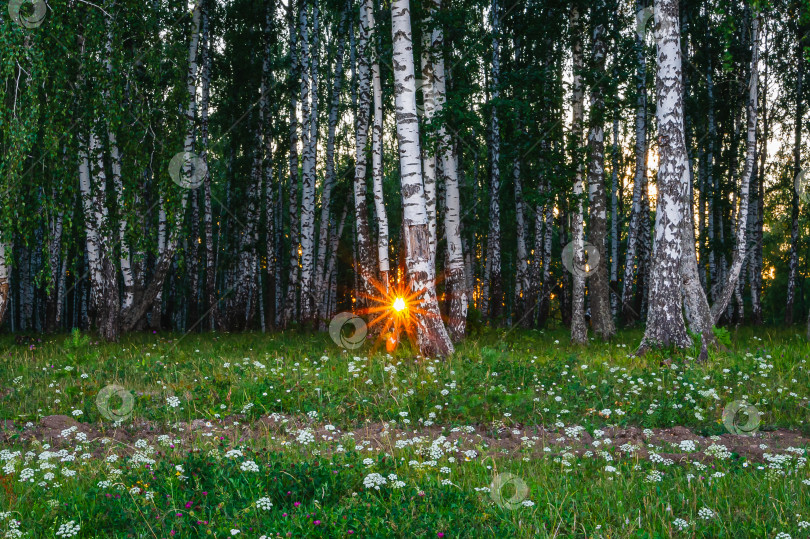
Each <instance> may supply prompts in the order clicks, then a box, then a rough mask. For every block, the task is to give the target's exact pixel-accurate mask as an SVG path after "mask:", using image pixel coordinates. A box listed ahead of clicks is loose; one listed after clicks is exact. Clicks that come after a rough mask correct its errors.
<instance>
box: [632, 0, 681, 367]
mask: <svg viewBox="0 0 810 539" xmlns="http://www.w3.org/2000/svg"><path fill="white" fill-rule="evenodd" d="M655 23H656V28H657V29H658V32H657V39H656V41H657V48H658V51H657V70H656V93H657V96H656V117H657V119H658V137H659V154H660V158H659V167H658V207H657V209H656V212H655V246H654V251H653V257H652V267H651V271H650V291H649V299H648V301H649V310H648V313H647V328H646V330H645V332H644V338H643V339H642V341H641V344H640V345H639V348H638V351H637V353H638V354H642V353H644V352H645V351H646V350H648V349H649V348H652V347H658V346H673V345H674V346H677V347H681V348H684V347H687V346H690V345H691V339H690V337H689V334H688V333H687V331H686V325H685V323H684V319H683V310H682V307H681V290H680V287H681V279H680V266H681V256H682V253H683V242H682V235H683V232H682V231H683V228H682V227H683V226H684V220H685V219H686V218H685V211H686V208H685V204H684V202H685V199H686V194H687V192H688V188H689V166H688V156H687V152H686V144H685V130H684V118H683V74H682V65H681V44H680V22H679V13H678V0H658V1H657V2H656V4H655Z"/></svg>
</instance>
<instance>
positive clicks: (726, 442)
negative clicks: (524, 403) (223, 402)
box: [0, 414, 810, 462]
mask: <svg viewBox="0 0 810 539" xmlns="http://www.w3.org/2000/svg"><path fill="white" fill-rule="evenodd" d="M400 427H407V428H400ZM301 430H307V431H308V432H309V433H310V434H311V435H312V438H314V440H313V441H314V442H315V443H318V442H331V443H332V444H333V445H337V444H338V443H342V444H343V445H344V446H347V447H348V444H351V443H352V442H351V441H350V440H353V442H354V445H355V447H357V448H360V449H361V450H368V448H370V449H373V450H374V451H386V452H389V453H392V452H393V451H394V450H395V449H396V447H397V445H398V444H397V442H398V441H399V446H401V447H405V446H409V445H429V444H430V443H432V442H433V441H434V440H436V439H438V438H439V437H440V436H444V437H445V439H444V441H445V442H449V443H450V447H451V450H450V452H456V453H457V454H458V457H459V458H465V457H466V456H465V454H464V451H467V450H471V449H474V448H482V447H483V448H485V450H484V451H485V453H486V454H487V455H489V456H492V457H501V458H504V457H512V458H516V457H526V456H528V457H534V458H539V457H541V456H557V455H561V454H563V453H565V452H569V453H572V454H574V455H578V456H582V455H583V454H585V453H586V452H588V451H590V452H596V451H602V450H604V451H609V452H614V451H619V452H622V453H624V454H627V455H631V454H632V455H635V456H637V457H639V458H642V459H648V458H650V454H651V453H656V454H658V455H660V456H661V457H663V458H667V459H672V460H673V461H675V462H687V461H706V462H708V461H711V460H713V459H714V458H715V457H714V456H712V454H711V452H708V453H707V450H708V449H709V447H710V446H712V445H722V446H725V447H726V449H727V450H728V451H729V452H731V453H734V454H737V455H739V456H740V457H742V458H745V459H747V460H750V461H753V462H763V461H764V460H765V458H764V455H765V454H766V453H769V454H779V453H784V452H785V451H786V450H787V449H788V448H810V438H806V437H804V436H803V435H802V434H801V433H800V432H798V431H792V430H786V429H779V430H774V431H768V432H757V433H756V434H754V435H752V436H742V435H734V434H723V435H722V436H701V435H698V434H695V433H694V432H692V431H691V430H689V429H687V428H685V427H672V428H665V429H646V430H642V429H641V428H638V427H609V428H604V429H602V434H601V435H600V436H599V437H598V438H594V436H593V435H592V434H590V433H588V432H587V431H584V430H582V431H579V432H573V431H572V430H571V429H570V428H569V429H568V431H567V432H566V429H557V428H547V427H544V426H542V425H533V426H522V425H517V426H514V427H503V426H500V427H494V426H491V425H474V426H470V427H456V428H450V427H447V426H442V425H429V426H423V425H419V426H415V427H414V428H410V426H407V425H402V424H396V425H393V424H389V423H385V422H375V423H367V424H364V425H362V426H360V427H358V428H356V429H353V430H352V431H350V432H348V431H342V430H341V429H338V428H336V427H332V426H331V425H327V424H323V423H317V422H314V421H312V420H310V419H309V418H307V417H306V416H286V415H281V414H272V415H269V416H262V417H260V418H259V419H258V420H252V421H251V422H247V421H246V419H245V417H244V416H243V415H234V416H228V417H226V418H222V419H216V420H205V419H196V420H193V421H190V422H179V423H176V424H172V425H166V424H163V423H158V422H153V421H146V420H135V421H131V422H128V423H125V424H123V425H120V426H118V427H115V428H113V426H112V424H110V423H104V424H87V423H80V422H78V421H76V420H75V419H74V418H72V417H69V416H65V415H52V416H46V417H43V418H42V419H41V420H40V422H39V423H38V424H28V425H26V426H23V425H18V424H15V423H14V422H12V421H0V444H2V445H4V446H11V445H14V446H18V445H22V446H23V447H29V446H33V445H37V444H38V443H48V444H51V445H52V446H54V447H69V446H72V445H74V444H75V436H76V434H77V433H79V432H81V433H83V434H84V435H85V436H86V438H87V440H88V441H93V440H97V439H101V438H109V439H110V440H114V441H115V442H118V443H117V444H114V445H115V446H116V450H117V451H123V452H124V453H126V452H129V451H134V450H135V448H134V443H135V441H136V440H139V439H143V440H146V441H148V442H149V443H151V444H157V443H158V442H159V440H158V437H159V436H161V435H166V436H168V438H169V439H168V442H166V441H165V439H164V443H168V444H176V443H178V442H177V441H179V445H181V446H183V447H195V446H199V445H200V442H203V441H205V440H206V439H207V440H209V441H211V442H214V441H223V442H226V443H227V444H230V445H239V444H246V443H248V442H253V443H256V442H259V443H262V442H263V443H265V444H266V445H267V446H270V447H277V448H278V449H281V450H283V446H282V445H281V443H282V442H283V441H290V442H292V443H294V444H297V443H298V442H297V441H296V438H297V436H298V434H299V432H300V431H301ZM416 438H419V439H420V440H415V439H416ZM682 442H685V443H684V445H681V444H682ZM688 442H692V444H693V445H694V450H686V449H685V448H686V447H688V446H689V445H690V444H689V443H688ZM689 449H691V448H689ZM444 451H445V453H447V452H448V450H447V449H445V450H444ZM328 452H329V451H326V453H327V454H328Z"/></svg>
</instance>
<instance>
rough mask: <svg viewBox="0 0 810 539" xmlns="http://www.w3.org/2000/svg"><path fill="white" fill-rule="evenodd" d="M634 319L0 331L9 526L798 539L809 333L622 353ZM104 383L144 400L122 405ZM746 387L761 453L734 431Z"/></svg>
mask: <svg viewBox="0 0 810 539" xmlns="http://www.w3.org/2000/svg"><path fill="white" fill-rule="evenodd" d="M640 337H641V334H640V333H638V332H635V331H627V332H622V333H620V335H619V336H618V338H616V339H615V340H614V341H613V342H611V343H609V344H603V343H598V342H595V341H593V342H592V343H591V346H589V347H587V348H579V347H575V346H572V345H570V344H569V340H568V334H567V332H565V331H562V330H560V331H545V332H543V331H522V330H520V331H512V332H508V333H507V332H496V331H491V332H490V331H484V332H480V333H478V334H476V335H474V336H472V337H470V338H469V339H468V340H467V341H466V342H465V343H463V344H462V345H461V346H459V348H458V350H457V353H456V354H455V355H454V356H453V357H452V358H449V359H447V360H444V361H437V360H425V359H416V358H414V355H413V353H412V351H410V350H408V349H407V347H405V348H404V349H402V350H399V351H398V352H397V353H395V354H394V355H393V356H390V355H387V354H385V353H381V352H379V351H376V350H375V349H373V347H371V346H367V347H366V348H363V349H360V350H355V351H350V352H347V351H344V350H341V349H340V348H339V347H337V346H336V345H335V344H334V343H333V342H332V341H331V340H330V339H329V337H328V336H327V335H321V334H307V335H303V334H297V333H286V334H275V335H263V334H243V335H227V334H221V335H196V334H191V335H186V336H181V335H171V334H165V335H164V334H157V335H149V334H142V335H133V336H129V337H127V339H126V340H125V341H122V342H120V343H115V344H102V343H96V342H94V341H93V340H92V339H90V338H89V337H87V336H83V335H80V334H73V335H70V336H55V337H48V338H43V339H42V342H38V341H37V342H31V343H27V344H24V345H19V344H16V343H15V341H14V340H13V339H11V338H4V340H2V341H0V380H2V385H1V386H0V420H6V421H7V423H6V425H5V429H3V430H2V431H0V432H2V434H0V536H2V535H3V533H9V534H10V535H9V536H10V537H14V536H15V532H14V530H20V533H26V534H27V536H30V537H70V536H74V537H122V538H123V537H145V538H146V537H152V538H164V537H165V538H168V537H202V536H212V537H233V536H237V537H245V538H259V537H261V536H266V537H276V536H280V537H337V536H341V537H348V536H354V537H553V536H556V537H569V536H580V537H611V538H612V537H669V536H682V537H777V536H778V534H780V533H781V534H787V535H789V536H791V537H794V538H796V537H806V536H807V535H808V533H810V524H808V523H807V522H806V521H810V494H808V491H809V490H810V470H808V468H807V466H806V451H805V446H804V438H803V435H806V434H808V430H809V429H808V427H810V424H808V423H807V419H808V414H807V412H808V400H809V399H810V391H808V388H810V376H809V375H808V370H807V364H806V357H807V356H808V353H809V352H810V344H808V342H807V341H806V339H805V338H804V337H803V336H802V335H801V334H799V333H797V332H796V331H794V330H785V329H741V330H739V331H736V332H732V333H731V334H730V335H729V337H730V339H731V345H730V347H729V350H728V351H724V352H718V353H715V354H713V355H712V357H710V359H709V361H707V362H706V363H705V364H696V363H695V362H694V361H692V360H691V357H696V356H697V351H696V350H691V351H686V352H684V353H680V352H672V351H662V352H657V353H652V354H648V355H647V356H645V357H643V358H636V357H633V356H632V352H633V350H634V349H635V347H636V346H637V344H638V342H639V340H640ZM110 384H116V385H117V386H121V387H123V388H125V389H126V390H127V391H128V392H130V394H131V395H132V396H133V397H134V400H133V401H132V405H133V408H132V413H131V416H127V417H125V418H124V420H123V421H120V422H119V423H113V422H111V421H110V420H108V419H107V418H105V417H104V416H103V414H102V411H103V407H102V409H100V408H99V405H98V393H99V391H101V390H102V388H104V387H105V386H108V385H110ZM738 400H745V401H746V402H748V403H751V404H753V405H754V406H755V407H756V409H757V410H758V411H759V412H760V414H761V423H760V425H759V429H758V430H759V434H758V435H757V436H758V437H759V439H757V438H755V440H757V442H756V443H754V445H757V443H760V442H761V443H762V445H764V446H767V447H765V448H764V449H763V448H760V450H759V451H758V452H756V451H754V452H752V451H748V450H746V451H743V450H737V446H735V445H734V444H735V442H734V439H733V438H730V437H729V436H728V435H727V427H726V426H725V424H724V423H723V421H722V414H723V409H724V408H725V407H726V406H727V405H728V404H729V403H730V402H733V401H738ZM122 403H123V401H120V400H119V398H118V397H113V398H112V400H110V401H109V402H108V403H107V406H108V407H109V408H112V409H119V408H121V405H122ZM57 414H61V415H65V416H68V417H72V418H75V420H77V421H78V422H79V423H77V424H76V425H74V427H76V428H74V429H70V428H66V429H63V430H62V431H61V432H60V431H59V429H57V430H56V431H53V430H51V431H49V430H48V429H47V428H45V427H43V425H45V422H43V418H46V417H48V416H53V415H57ZM65 424H66V425H70V424H71V423H69V422H66V423H65ZM675 426H682V427H686V428H688V429H689V430H690V431H691V433H692V437H693V438H694V440H695V443H696V447H694V448H692V447H688V444H687V446H686V447H684V446H676V445H674V444H675V442H671V441H667V439H666V438H662V436H663V435H661V436H659V434H661V433H664V432H668V431H667V430H666V429H670V428H671V427H675ZM633 427H637V429H636V430H633ZM642 429H644V430H643V435H642V434H640V433H641V432H642ZM661 429H665V430H661ZM777 430H779V432H780V433H783V434H784V433H787V434H790V435H792V436H794V438H791V440H798V441H799V442H801V443H798V442H797V443H798V445H796V446H790V447H782V446H778V444H773V447H770V446H771V441H770V438H768V435H769V433H772V431H777ZM627 432H636V434H637V436H636V437H635V438H632V440H631V438H630V437H628V436H629V435H628V436H624V434H626V433H627ZM623 433H624V434H623ZM622 436H624V438H623V437H622ZM721 436H722V437H721ZM611 437H612V438H614V439H615V443H614V441H613V440H609V439H610V438H611ZM628 440H629V441H628ZM746 440H748V441H750V440H751V439H750V438H747V439H746ZM623 442H626V443H623ZM632 444H635V445H634V446H632V447H631V445H632ZM709 445H711V446H712V447H709ZM740 447H742V446H740ZM684 456H686V457H687V458H684V459H681V457H684ZM375 474H377V475H375ZM508 474H511V475H508ZM394 476H396V477H394ZM510 478H511V480H510ZM804 481H806V483H805V482H804ZM376 487H379V488H376ZM271 504H272V505H271ZM71 521H72V522H73V526H68V525H67V524H68V523H70V522H71ZM60 527H61V530H60ZM76 527H78V529H76ZM237 530H238V531H237ZM60 531H61V534H60ZM74 531H75V535H72V534H73V533H74ZM787 535H781V536H779V537H780V538H784V537H787Z"/></svg>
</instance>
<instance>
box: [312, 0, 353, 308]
mask: <svg viewBox="0 0 810 539" xmlns="http://www.w3.org/2000/svg"><path fill="white" fill-rule="evenodd" d="M347 23H348V9H345V10H344V11H343V14H342V15H341V19H340V25H339V29H338V33H339V34H340V36H341V37H340V41H339V42H338V48H337V54H336V56H335V72H334V75H333V80H332V92H331V98H330V100H331V103H330V105H329V119H328V121H327V135H326V167H325V173H324V180H323V192H322V194H321V228H320V230H319V234H318V261H317V263H316V265H315V278H316V282H315V288H316V294H315V301H316V304H317V305H321V306H322V307H321V309H319V312H318V316H319V317H320V318H321V319H322V320H324V319H325V318H326V313H325V312H324V311H323V308H324V307H325V306H326V305H325V303H324V301H323V300H324V298H325V295H326V293H327V287H328V277H329V274H328V273H327V271H326V258H327V252H326V251H327V246H328V245H329V243H328V242H329V238H330V235H332V234H334V233H335V230H334V228H333V226H332V224H333V222H334V220H333V219H332V217H331V206H332V190H333V189H334V187H335V181H336V174H335V133H336V131H337V123H338V112H339V108H340V95H341V88H342V86H343V56H344V53H345V50H346V32H347Z"/></svg>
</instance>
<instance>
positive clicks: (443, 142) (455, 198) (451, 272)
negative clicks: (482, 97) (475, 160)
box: [431, 0, 469, 342]
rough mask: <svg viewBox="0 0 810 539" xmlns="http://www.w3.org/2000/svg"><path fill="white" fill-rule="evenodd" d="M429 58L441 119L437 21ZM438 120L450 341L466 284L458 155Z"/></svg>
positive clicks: (436, 1)
mask: <svg viewBox="0 0 810 539" xmlns="http://www.w3.org/2000/svg"><path fill="white" fill-rule="evenodd" d="M441 8H442V0H433V6H432V8H431V9H432V10H433V12H434V13H438V12H440V11H441ZM431 49H432V51H431V52H432V58H433V94H434V102H435V107H436V108H435V114H436V116H437V117H439V118H444V116H443V113H444V108H445V103H446V102H447V75H446V73H445V63H444V51H443V49H444V32H443V30H442V27H441V25H440V24H437V25H436V27H435V28H434V30H433V33H432V36H431ZM446 121H447V120H446V119H445V120H442V121H441V123H440V124H439V126H438V140H439V146H438V152H437V153H438V155H439V156H440V162H441V173H442V181H443V183H444V234H445V238H446V240H447V257H446V262H445V283H446V287H447V293H448V296H449V300H448V309H447V311H448V327H447V329H448V332H449V333H450V337H451V339H452V340H453V341H454V342H458V341H460V340H461V339H462V338H463V337H464V334H465V331H466V325H467V306H468V303H469V298H468V296H467V284H466V277H465V268H464V247H463V243H462V241H461V197H460V195H459V187H458V183H459V178H458V155H457V154H456V150H455V145H454V144H453V139H452V136H451V135H450V130H449V129H448V127H447V125H446V124H445V122H446Z"/></svg>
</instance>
